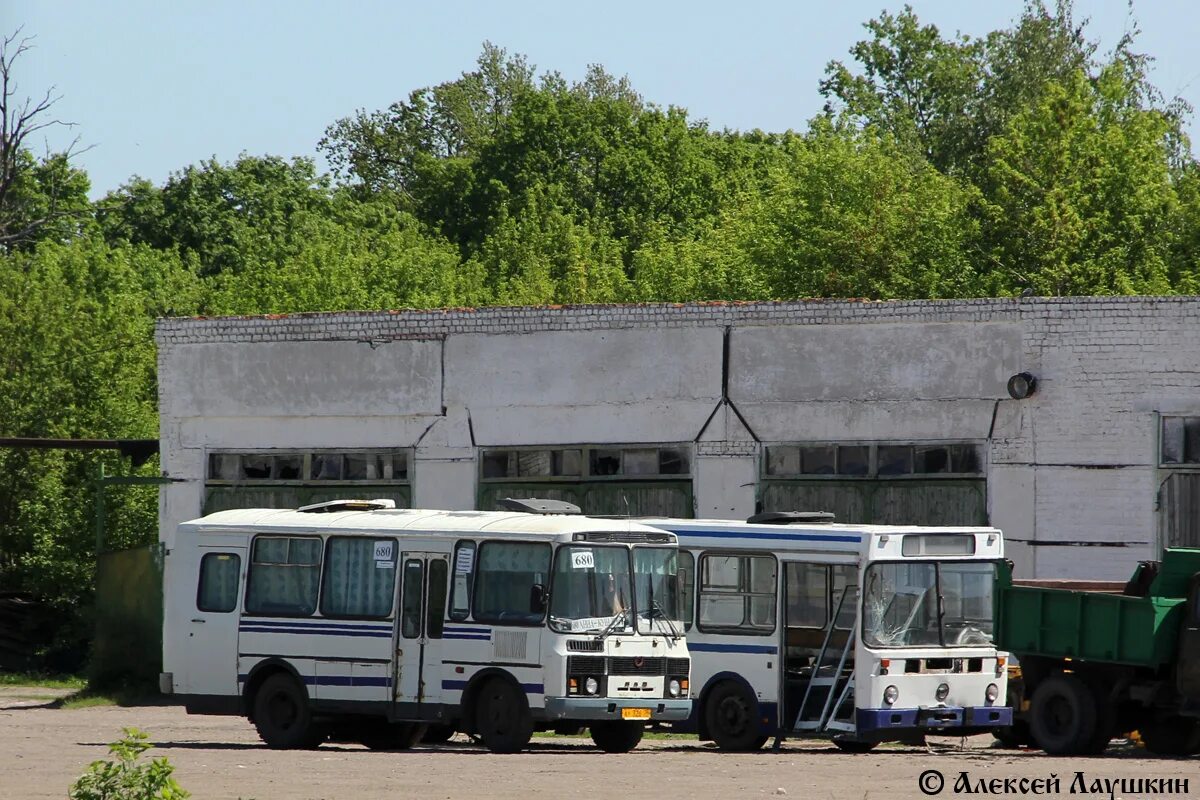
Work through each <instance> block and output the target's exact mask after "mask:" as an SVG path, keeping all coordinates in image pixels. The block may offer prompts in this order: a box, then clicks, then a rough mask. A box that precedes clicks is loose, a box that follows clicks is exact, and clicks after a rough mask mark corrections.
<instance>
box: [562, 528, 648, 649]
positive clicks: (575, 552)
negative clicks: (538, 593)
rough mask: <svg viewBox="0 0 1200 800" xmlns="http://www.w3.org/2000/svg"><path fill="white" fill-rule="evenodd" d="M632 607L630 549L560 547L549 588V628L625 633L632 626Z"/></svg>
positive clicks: (568, 631) (585, 546) (583, 546)
mask: <svg viewBox="0 0 1200 800" xmlns="http://www.w3.org/2000/svg"><path fill="white" fill-rule="evenodd" d="M632 610H633V591H632V587H631V585H630V576H629V548H627V547H619V546H618V547H611V546H597V545H568V546H565V547H561V548H559V550H558V556H557V558H556V559H555V562H554V583H553V584H552V586H551V590H550V627H551V628H552V629H554V630H556V631H559V632H561V633H585V632H591V633H599V632H601V631H606V632H608V633H628V632H630V631H631V630H632V627H633V619H632V614H631V612H632Z"/></svg>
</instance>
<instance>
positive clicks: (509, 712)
mask: <svg viewBox="0 0 1200 800" xmlns="http://www.w3.org/2000/svg"><path fill="white" fill-rule="evenodd" d="M475 733H476V734H478V735H479V738H480V739H482V740H483V746H484V747H486V748H487V749H488V750H491V751H492V752H493V753H518V752H520V751H521V750H524V749H525V746H526V745H528V744H529V740H530V739H531V738H533V715H532V714H530V713H529V701H528V700H527V699H526V698H525V693H524V692H523V691H521V690H520V689H519V688H518V687H517V686H516V684H514V683H513V682H512V681H508V680H504V679H503V678H491V679H489V680H488V682H487V683H485V684H484V685H483V686H482V687H481V688H480V690H479V694H478V695H476V697H475Z"/></svg>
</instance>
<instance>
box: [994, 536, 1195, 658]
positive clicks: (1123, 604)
mask: <svg viewBox="0 0 1200 800" xmlns="http://www.w3.org/2000/svg"><path fill="white" fill-rule="evenodd" d="M1147 568H1148V567H1147V566H1146V565H1139V572H1138V573H1135V575H1134V581H1133V582H1134V583H1136V582H1137V580H1138V578H1139V575H1140V571H1141V570H1144V569H1147ZM1197 572H1200V550H1185V549H1170V550H1167V551H1165V552H1164V554H1163V560H1162V563H1161V566H1160V568H1159V571H1158V575H1157V577H1155V578H1154V580H1153V582H1151V584H1150V586H1149V589H1148V590H1147V592H1146V594H1145V596H1142V597H1136V596H1131V595H1126V594H1108V593H1102V592H1091V591H1078V590H1072V589H1052V588H1041V587H1034V586H1014V585H1012V580H1011V575H1010V574H1009V573H1008V571H1007V570H1001V574H1000V575H999V577H998V580H997V591H998V597H997V602H996V606H995V607H996V629H995V630H996V645H997V647H999V648H1000V649H1002V650H1007V651H1008V652H1010V653H1013V654H1015V655H1016V656H1017V657H1018V658H1021V657H1023V656H1045V657H1049V658H1056V659H1063V658H1069V659H1072V660H1076V661H1092V662H1105V663H1110V664H1123V665H1127V666H1134V667H1147V668H1150V669H1158V668H1160V667H1162V666H1164V665H1166V664H1169V663H1171V662H1172V661H1173V660H1174V658H1175V652H1176V648H1177V641H1178V636H1179V627H1180V623H1181V621H1182V618H1183V613H1184V604H1185V602H1186V600H1185V598H1186V594H1187V587H1188V580H1189V579H1190V578H1191V576H1192V575H1194V574H1196V573H1197Z"/></svg>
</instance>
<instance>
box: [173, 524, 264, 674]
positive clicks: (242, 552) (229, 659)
mask: <svg viewBox="0 0 1200 800" xmlns="http://www.w3.org/2000/svg"><path fill="white" fill-rule="evenodd" d="M168 557H169V558H178V559H180V563H179V564H178V567H179V571H178V572H176V573H175V574H176V575H179V577H180V578H181V580H180V581H178V582H171V583H169V584H168V586H169V587H170V590H169V596H170V602H172V603H180V604H186V605H187V608H180V609H179V612H182V613H177V614H172V615H170V617H169V618H174V619H176V620H178V621H179V622H180V623H181V624H180V629H179V630H178V631H177V632H176V634H175V635H176V636H177V637H178V639H177V641H178V648H179V652H178V653H177V654H176V657H182V658H183V659H185V661H184V663H186V664H187V668H186V669H185V670H183V675H184V676H186V677H185V678H184V680H183V685H182V686H180V687H178V689H177V691H179V692H180V693H182V694H198V695H226V696H229V695H232V696H237V694H238V623H239V621H240V619H241V615H240V614H239V613H238V601H239V600H240V599H241V596H242V581H243V578H244V576H245V574H246V537H245V536H220V535H206V536H205V537H204V544H202V545H200V546H199V547H194V546H187V547H176V548H175V549H174V551H173V552H172V553H171V555H170V556H168Z"/></svg>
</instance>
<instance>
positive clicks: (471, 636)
mask: <svg viewBox="0 0 1200 800" xmlns="http://www.w3.org/2000/svg"><path fill="white" fill-rule="evenodd" d="M442 638H443V639H457V640H462V641H475V642H490V641H491V640H492V637H491V634H482V635H480V634H475V633H451V632H450V631H443V632H442Z"/></svg>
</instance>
